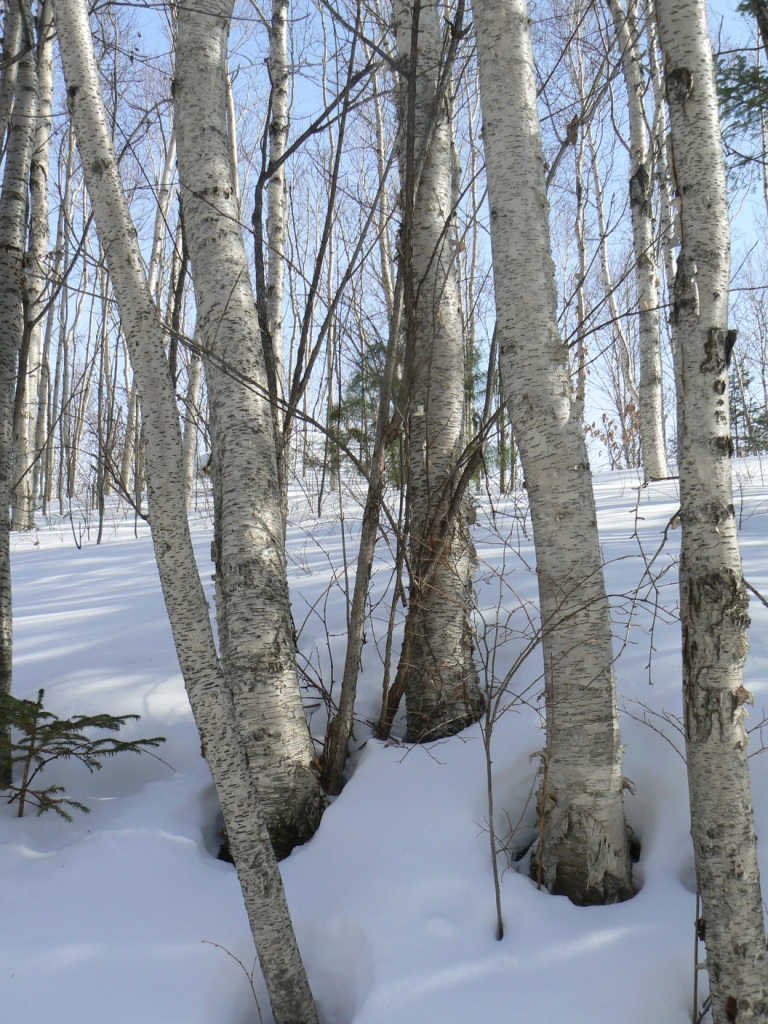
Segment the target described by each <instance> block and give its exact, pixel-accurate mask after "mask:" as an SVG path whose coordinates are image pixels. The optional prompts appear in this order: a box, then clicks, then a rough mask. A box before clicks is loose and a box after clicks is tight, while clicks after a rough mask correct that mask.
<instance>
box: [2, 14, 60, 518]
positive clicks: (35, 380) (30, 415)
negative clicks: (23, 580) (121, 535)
mask: <svg viewBox="0 0 768 1024" xmlns="http://www.w3.org/2000/svg"><path fill="white" fill-rule="evenodd" d="M36 59H37V88H38V95H37V121H36V127H35V137H34V144H33V148H32V159H31V166H30V176H29V192H30V218H29V251H28V253H27V261H26V262H27V267H26V283H27V297H26V303H25V307H26V308H25V321H26V322H25V325H24V330H25V340H26V359H25V360H24V365H23V366H22V367H21V369H22V370H23V372H24V379H23V381H22V382H20V384H19V387H23V393H22V395H21V396H20V398H21V401H20V408H19V412H20V415H19V417H18V422H17V424H16V436H15V438H14V446H15V465H14V491H13V516H12V528H13V529H14V530H31V529H33V528H34V525H35V499H36V490H35V473H34V466H35V463H36V461H37V459H38V458H39V457H40V453H39V451H38V450H37V449H36V447H35V441H36V427H37V416H38V410H39V406H40V378H41V367H42V357H43V334H44V327H45V324H44V319H45V302H46V298H45V296H46V287H47V281H48V273H49V268H48V264H47V258H48V250H49V248H50V244H49V243H50V225H49V223H48V160H49V153H50V143H51V110H52V102H53V15H52V13H51V5H50V3H44V4H43V5H42V8H41V10H40V15H39V18H38V30H37V52H36Z"/></svg>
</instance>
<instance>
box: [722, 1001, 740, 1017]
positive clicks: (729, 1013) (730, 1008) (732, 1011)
mask: <svg viewBox="0 0 768 1024" xmlns="http://www.w3.org/2000/svg"><path fill="white" fill-rule="evenodd" d="M738 1014H739V1004H738V1003H737V1002H736V998H735V996H728V998H727V999H726V1000H725V1019H726V1020H728V1021H734V1020H736V1018H737V1016H738Z"/></svg>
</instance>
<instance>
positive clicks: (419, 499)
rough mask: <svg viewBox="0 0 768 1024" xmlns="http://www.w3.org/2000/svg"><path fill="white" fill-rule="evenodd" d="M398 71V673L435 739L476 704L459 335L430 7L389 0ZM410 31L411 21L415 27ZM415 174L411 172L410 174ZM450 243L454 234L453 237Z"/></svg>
mask: <svg viewBox="0 0 768 1024" xmlns="http://www.w3.org/2000/svg"><path fill="white" fill-rule="evenodd" d="M395 29H396V33H397V46H398V52H399V54H400V58H401V60H402V62H403V67H404V74H403V81H402V84H401V87H400V92H401V99H402V102H401V119H402V123H403V125H404V127H405V131H404V132H403V137H404V138H405V140H406V141H405V143H404V144H403V145H402V153H401V159H400V174H401V180H402V182H403V196H404V205H405V209H404V228H403V259H404V261H405V262H406V264H407V266H405V268H404V276H405V278H406V280H407V281H409V282H410V286H406V288H405V315H406V358H405V373H406V374H407V375H408V379H409V381H408V382H409V388H410V391H409V417H408V463H409V470H410V472H409V479H408V501H409V505H408V508H409V519H410V573H411V590H410V606H409V610H408V621H407V624H406V632H407V634H408V637H409V643H408V644H406V645H405V648H404V650H405V652H406V654H405V657H406V658H407V664H405V665H401V672H404V679H405V696H406V705H407V712H408V738H409V740H411V741H424V740H434V739H438V738H439V737H441V736H448V735H451V734H452V733H455V732H458V731H459V730H460V729H462V728H464V726H466V725H468V724H469V723H471V722H474V721H477V719H478V718H479V716H480V714H481V713H482V710H483V698H482V694H481V692H480V689H479V686H478V679H477V670H476V668H475V666H474V662H473V657H472V655H473V651H474V645H473V640H472V627H471V624H470V619H469V612H470V609H471V606H472V579H473V573H474V566H475V549H474V545H473V543H472V538H471V536H470V532H469V526H468V524H467V519H466V515H465V512H464V509H463V507H459V509H458V511H456V512H455V513H451V512H449V510H450V508H451V505H452V502H453V499H454V496H455V494H456V491H457V487H458V483H459V480H458V478H459V476H460V473H461V466H460V457H461V454H462V450H463V447H464V443H465V440H466V438H465V432H464V394H465V392H464V389H465V367H464V343H463V324H462V317H461V303H460V299H459V289H458V278H457V273H456V265H455V251H454V247H455V244H456V243H455V231H454V230H453V228H454V209H453V188H452V173H453V167H452V159H451V157H452V153H451V120H450V104H449V98H448V89H447V88H446V85H445V83H446V81H448V82H450V78H451V68H450V64H446V63H444V61H443V60H442V57H443V52H442V51H443V48H442V39H441V35H440V21H439V17H438V8H437V6H436V5H435V4H433V3H430V4H422V3H420V2H419V0H396V2H395ZM414 30H415V31H414ZM417 174H418V179H419V180H418V181H417V180H416V177H417ZM452 243H453V244H452Z"/></svg>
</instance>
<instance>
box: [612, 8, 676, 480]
mask: <svg viewBox="0 0 768 1024" xmlns="http://www.w3.org/2000/svg"><path fill="white" fill-rule="evenodd" d="M608 5H609V7H610V10H611V15H612V17H613V24H614V28H615V30H616V38H617V40H618V43H619V52H620V55H621V64H622V70H623V72H624V81H625V83H626V87H627V104H628V108H629V142H630V161H631V167H630V178H629V209H630V213H631V216H632V242H633V248H634V257H635V291H636V295H637V305H638V334H639V348H640V389H639V390H640V443H641V445H642V455H643V470H644V474H645V478H646V480H655V479H659V478H660V477H665V476H667V475H668V473H669V470H668V468H667V456H666V451H665V446H664V395H663V374H662V368H661V334H660V321H659V279H658V272H659V270H658V267H657V265H656V231H655V227H654V222H653V181H654V177H653V172H654V167H653V152H652V149H651V146H650V142H649V139H648V129H647V127H646V111H645V94H646V81H645V75H644V73H643V62H642V57H643V55H642V53H641V49H640V33H639V28H638V19H637V7H638V0H629V3H628V4H627V9H626V10H625V9H624V7H623V6H622V3H621V0H608Z"/></svg>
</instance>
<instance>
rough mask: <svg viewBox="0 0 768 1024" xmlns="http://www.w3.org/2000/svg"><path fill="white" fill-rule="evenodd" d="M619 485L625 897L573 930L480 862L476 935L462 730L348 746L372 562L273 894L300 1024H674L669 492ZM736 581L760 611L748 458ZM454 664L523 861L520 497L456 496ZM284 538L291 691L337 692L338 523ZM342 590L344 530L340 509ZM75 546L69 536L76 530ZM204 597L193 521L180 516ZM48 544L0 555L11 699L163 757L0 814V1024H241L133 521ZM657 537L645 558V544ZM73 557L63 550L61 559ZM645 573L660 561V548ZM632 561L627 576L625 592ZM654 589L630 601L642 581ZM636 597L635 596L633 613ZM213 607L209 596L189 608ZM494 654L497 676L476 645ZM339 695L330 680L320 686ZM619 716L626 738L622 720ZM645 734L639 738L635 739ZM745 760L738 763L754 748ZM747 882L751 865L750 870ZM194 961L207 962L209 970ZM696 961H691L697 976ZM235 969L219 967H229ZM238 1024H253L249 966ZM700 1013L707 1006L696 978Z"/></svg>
mask: <svg viewBox="0 0 768 1024" xmlns="http://www.w3.org/2000/svg"><path fill="white" fill-rule="evenodd" d="M638 483H639V481H638V479H637V477H636V476H635V474H632V473H604V474H601V475H598V476H597V477H596V479H595V488H596V494H597V498H598V503H599V507H600V528H601V536H602V540H603V544H604V552H605V558H606V563H607V569H606V572H607V579H608V585H609V590H610V592H611V593H612V594H613V595H614V597H613V603H614V609H615V630H616V650H617V654H618V655H619V657H618V660H617V663H616V672H617V682H618V690H619V701H620V704H621V706H622V708H623V709H624V714H623V720H622V729H623V733H622V735H623V741H624V744H625V769H624V770H625V774H626V775H627V777H628V778H629V779H630V780H631V781H632V784H633V786H634V788H635V795H630V794H628V795H627V798H626V810H627V816H628V820H629V822H630V824H631V826H632V828H633V830H634V832H635V834H636V836H637V839H638V840H639V842H640V844H641V856H640V860H639V863H638V864H637V865H636V867H635V877H636V880H637V882H638V884H639V885H640V891H639V892H638V894H637V896H636V897H635V898H634V899H633V900H631V901H629V902H627V903H624V904H622V905H619V906H610V907H592V908H586V909H585V908H577V907H574V906H573V905H571V904H570V903H569V902H568V901H567V900H566V899H563V898H560V897H552V896H549V895H548V894H547V893H546V892H542V891H538V890H537V888H536V885H535V883H534V882H532V881H531V880H530V878H529V877H528V875H527V874H526V873H525V872H523V871H521V870H519V868H520V865H521V864H522V865H524V864H525V863H526V860H525V859H524V860H522V861H521V862H520V864H515V863H514V862H513V860H512V859H511V857H510V858H508V857H507V856H505V854H503V853H502V854H501V858H500V861H501V867H502V868H503V877H502V904H503V913H504V922H505V935H504V938H503V940H502V941H497V940H496V937H495V908H494V892H493V883H492V871H491V862H490V855H489V839H488V829H487V820H488V810H487V796H486V764H485V755H484V746H483V740H482V734H481V731H480V727H479V726H475V727H473V728H471V729H468V730H466V731H465V732H464V733H463V734H461V735H460V736H458V737H454V738H452V739H451V740H448V741H443V742H440V743H436V744H432V745H430V746H428V747H425V748H420V747H409V746H406V745H404V744H403V743H402V741H401V740H399V739H398V738H397V737H393V739H392V740H391V741H390V742H389V743H386V744H384V743H381V742H378V741H375V740H373V739H371V738H370V730H369V729H368V728H367V726H366V723H365V720H366V719H370V718H371V717H372V716H374V715H375V714H376V712H377V710H378V702H379V700H380V686H381V678H382V661H381V659H382V657H383V651H384V642H385V635H386V621H387V618H388V615H389V603H390V595H389V593H388V591H387V587H388V586H389V583H390V580H391V563H387V562H386V561H385V558H388V557H389V555H388V554H387V553H386V552H385V551H384V549H383V548H382V551H381V557H382V561H381V562H380V563H379V568H378V571H377V575H376V577H375V580H374V590H373V603H374V605H375V609H374V619H375V621H374V623H373V625H372V626H371V627H370V635H369V638H368V639H369V642H368V644H367V645H366V648H365V651H364V671H363V678H362V682H361V695H360V700H359V704H358V708H359V714H360V723H359V725H358V729H357V749H356V752H355V754H354V756H353V758H352V763H351V768H350V776H351V777H350V781H349V782H348V784H347V786H346V788H345V789H344V791H343V793H342V794H341V796H340V797H338V798H337V799H336V800H335V801H334V802H333V803H332V804H331V806H330V807H329V808H328V809H327V811H326V813H325V816H324V818H323V821H322V823H321V826H320V829H319V831H318V832H317V834H316V836H315V837H314V838H313V839H312V841H311V842H310V843H308V844H307V845H306V846H305V847H303V848H301V849H298V850H296V851H295V852H294V853H293V855H292V856H291V857H290V858H289V859H288V860H287V861H285V862H284V863H283V865H282V869H283V876H284V879H285V885H286V890H287V893H288V898H289V902H290V906H291V911H292V914H293V917H294V921H295V926H296V931H297V935H298V938H299V942H300V945H301V948H302V952H303V955H304V958H305V962H306V966H307V971H308V974H309V978H310V983H311V985H312V988H313V991H314V992H315V995H316V998H317V1001H318V1005H319V1008H320V1012H321V1016H322V1020H323V1022H324V1024H352V1022H354V1024H392V1022H394V1021H403V1022H406V1024H437V1022H440V1024H468V1022H469V1024H471V1022H474V1021H478V1022H481V1021H482V1022H483V1024H502V1022H507V1021H508V1020H510V1019H515V1020H530V1021H539V1022H544V1024H550V1022H552V1024H554V1022H560V1021H568V1022H569V1024H587V1022H589V1024H616V1022H618V1021H621V1022H622V1024H646V1022H647V1021H649V1020H653V1021H654V1022H655V1024H686V1022H689V1021H690V1020H691V1007H692V991H693V976H694V968H693V955H694V917H695V895H694V893H695V886H694V869H693V855H692V850H691V843H690V838H689V834H688V833H689V818H688V801H687V793H686V782H685V765H684V762H683V760H682V757H681V756H680V755H679V753H678V752H676V750H675V746H676V747H677V750H678V751H680V750H682V737H681V736H680V734H679V732H678V731H677V729H676V727H675V726H676V719H675V716H679V714H680V703H681V701H680V666H679V661H680V658H679V625H678V623H677V621H676V619H675V608H676V603H677V594H676V582H677V579H676V568H675V559H676V555H677V547H678V543H679V531H677V530H675V529H674V528H673V527H670V526H669V524H670V520H671V519H672V517H673V515H674V513H675V511H676V509H677V497H676V485H675V483H674V481H663V482H659V483H654V484H652V485H651V486H650V487H648V488H645V489H640V488H639V487H638ZM736 494H737V508H738V510H739V513H740V516H741V523H742V531H743V533H742V537H743V551H744V557H745V575H746V577H747V579H748V580H749V582H750V583H751V584H752V585H753V586H754V587H756V588H757V589H758V590H761V591H763V592H765V591H768V565H767V564H766V561H765V558H764V557H763V556H762V553H763V551H764V545H765V536H766V518H765V517H766V515H767V514H768V486H766V483H765V481H764V478H763V473H762V467H761V465H760V464H759V462H757V461H755V460H752V461H748V462H744V463H739V464H738V466H737V468H736ZM477 501H478V505H479V517H478V518H479V523H478V527H477V529H476V540H477V544H478V553H479V565H478V606H479V608H480V612H479V613H478V616H477V619H476V622H477V628H478V633H479V635H480V643H479V645H478V657H479V658H480V660H481V664H480V670H481V674H482V675H483V678H484V679H485V680H486V681H487V682H488V683H489V684H490V683H494V685H496V684H498V681H499V680H502V679H503V678H504V676H505V675H506V673H507V672H508V669H509V667H510V666H511V665H512V663H513V661H514V659H515V658H517V657H519V655H520V654H521V652H523V651H524V650H525V649H526V646H527V645H528V646H531V651H530V654H529V656H528V657H527V658H526V659H525V660H523V663H522V665H521V667H520V668H519V670H518V672H517V674H515V675H514V676H513V678H512V679H511V680H510V681H509V684H508V688H507V691H506V694H507V695H506V697H505V699H504V706H505V707H506V708H507V710H506V711H505V713H504V714H503V715H501V717H500V718H499V719H498V721H496V723H495V726H494V732H493V738H492V745H491V757H492V761H493V777H494V797H495V806H496V818H495V825H496V829H497V831H498V833H499V835H500V836H501V837H502V838H504V837H507V836H508V835H509V833H510V830H511V829H512V828H516V830H515V832H514V835H512V836H511V837H510V838H509V839H508V848H509V851H510V854H514V853H515V852H516V851H517V852H522V850H523V849H524V848H526V847H527V846H529V845H530V843H531V841H532V839H533V838H534V826H535V809H534V800H533V793H534V791H535V786H536V779H535V772H536V766H537V759H536V757H535V756H533V755H535V754H536V752H537V751H539V750H540V749H541V747H542V745H543V733H542V730H541V715H540V711H541V701H540V694H539V691H540V689H541V684H540V672H541V658H540V653H539V651H538V648H536V646H535V644H533V645H531V643H530V641H531V636H532V630H533V629H534V628H535V609H534V607H533V604H532V602H533V600H534V597H535V578H534V575H533V573H532V571H531V566H532V564H533V553H532V547H531V541H530V523H529V522H527V521H526V518H525V506H524V501H523V500H522V499H521V498H520V497H519V496H518V497H517V498H514V499H513V498H510V499H505V500H504V501H503V502H498V503H497V515H496V517H495V523H494V520H493V519H492V518H491V517H490V516H489V515H488V508H487V500H485V499H484V498H483V497H482V496H478V498H477ZM292 513H293V522H292V524H291V527H290V530H289V547H290V562H291V570H290V571H291V583H292V587H293V600H294V613H295V618H296V622H297V628H298V629H299V631H300V634H301V639H300V643H301V648H302V652H303V655H304V657H305V658H306V659H308V660H309V668H311V672H310V673H309V674H310V677H311V678H312V679H313V680H314V682H315V684H316V686H315V688H313V689H311V690H309V691H308V703H309V704H311V705H312V706H313V708H314V714H313V718H312V725H313V730H314V732H315V734H316V736H319V735H321V732H322V725H323V721H322V717H323V712H322V697H321V694H320V689H319V688H321V687H326V688H327V687H329V686H330V685H331V680H332V678H333V677H334V676H335V677H336V678H337V679H338V677H339V676H340V674H341V668H342V665H343V655H344V642H345V638H344V623H345V614H346V612H345V589H344V588H345V587H346V585H347V580H345V573H344V563H343V551H344V546H343V545H342V536H341V532H340V529H339V527H338V525H337V518H336V513H337V506H336V505H334V503H333V502H330V501H329V502H328V503H327V504H326V506H325V507H324V509H323V514H322V517H320V518H318V517H317V516H316V515H314V514H313V512H312V511H311V509H310V505H309V503H307V502H306V501H305V500H304V499H303V498H302V496H301V493H300V492H299V491H298V490H296V491H295V492H294V494H293V499H292ZM345 514H346V520H345V529H346V534H345V538H344V539H345V541H346V559H347V563H348V565H347V577H348V580H349V583H350V584H351V582H352V579H353V575H354V559H355V555H356V538H357V536H358V533H359V509H357V508H356V506H355V505H354V503H349V504H348V505H347V506H346V508H345ZM86 525H88V524H86ZM192 525H193V536H194V539H195V544H196V550H197V553H198V558H199V564H200V568H201V573H202V574H203V579H204V580H205V581H206V586H207V587H208V588H209V589H210V587H211V583H210V575H211V565H210V562H209V546H210V522H209V520H208V518H207V516H206V515H205V513H200V514H197V515H196V516H194V517H193V522H192ZM90 526H91V528H90V535H89V531H88V529H85V530H83V529H82V528H79V529H76V530H75V531H72V529H70V526H69V525H68V524H67V523H66V522H64V521H57V522H52V523H49V524H46V525H45V526H43V524H42V523H41V525H40V529H39V530H38V531H36V532H35V534H33V535H29V536H22V535H18V534H16V535H14V536H13V548H14V550H13V574H14V600H15V630H16V632H15V693H16V695H17V696H23V697H29V698H34V697H35V696H36V694H37V691H38V689H40V688H41V687H43V688H45V691H46V706H47V707H48V708H49V709H50V710H52V711H54V712H55V713H56V714H58V715H60V716H69V715H72V714H78V713H79V714H87V713H97V712H102V711H107V712H109V713H111V714H117V715H122V714H131V713H138V714H140V715H141V716H142V717H141V721H140V722H131V723H129V724H128V725H127V726H126V727H125V729H124V733H123V735H125V736H126V737H128V738H136V737H139V736H154V735H158V734H161V735H164V736H166V737H167V743H166V744H164V746H163V747H162V748H160V750H159V751H158V753H159V755H160V757H161V760H160V759H157V758H155V757H152V756H151V755H149V754H145V755H143V756H141V757H138V756H133V755H130V754H126V755H123V756H122V757H119V758H116V759H115V760H113V761H111V762H108V763H107V764H106V765H105V766H104V768H103V770H102V771H101V772H98V773H95V774H93V775H90V774H89V773H88V772H87V770H86V769H85V768H83V767H82V766H81V765H78V764H62V763H58V762H57V763H56V764H54V765H51V766H50V767H49V768H48V769H47V771H46V775H45V778H46V781H47V782H48V784H51V783H54V782H55V783H60V784H62V785H64V786H65V787H66V789H67V795H68V796H70V797H72V798H73V799H77V800H81V801H83V802H84V803H86V804H88V805H89V806H90V807H91V813H90V814H89V815H83V814H76V815H75V820H74V822H73V823H71V824H68V823H67V822H65V821H62V820H59V819H57V818H55V817H54V816H52V815H50V814H48V815H45V816H43V817H40V818H36V817H34V816H32V817H29V816H27V817H24V818H23V819H18V818H17V817H16V816H15V807H9V806H7V805H6V804H4V803H3V804H0V865H2V876H3V885H2V887H0V921H2V929H1V930H0V942H1V943H2V950H0V989H1V990H2V993H3V1019H5V1020H9V1021H10V1020H19V1021H24V1022H25V1024H49V1022H50V1021H54V1020H55V1021H56V1022H57V1024H96V1022H98V1021H101V1020H105V1019H108V1020H109V1021H110V1024H152V1022H154V1021H158V1022H159V1021H162V1022H163V1024H213V1022H216V1024H219V1022H231V1024H246V1022H252V1021H258V1020H259V1013H258V1010H257V1007H256V1005H255V1002H254V995H253V993H252V990H251V984H250V981H249V978H248V976H247V974H248V972H250V971H251V970H252V968H253V965H254V957H255V953H254V949H253V944H252V941H251V937H250V932H249V929H248V924H247V920H246V915H245V911H244V909H243V906H242V901H241V898H240V893H239V889H238V884H237V879H236V877H235V873H234V870H233V868H232V867H231V865H229V864H226V863H224V862H222V861H220V860H218V859H217V858H216V853H217V850H218V828H219V820H218V815H217V802H216V798H215V794H214V792H213V788H212V785H211V781H210V776H209V774H208V772H207V769H206V766H205V763H204V762H203V760H202V758H201V756H200V745H199V741H198V737H197V734H196V731H195V728H194V724H193V722H192V718H191V713H190V710H189V705H188V703H187V699H186V696H185V693H184V689H183V685H182V681H181V677H180V674H179V671H178V667H177V664H176V660H175V655H174V651H173V646H172V642H171V637H170V630H169V628H168V625H167V621H166V618H165V612H164V607H163V602H162V597H161V594H160V589H159V583H158V578H157V572H156V569H155V567H154V559H153V556H152V548H151V543H150V539H149V534H148V530H147V528H146V526H144V525H143V524H140V525H139V527H138V528H137V529H136V531H135V532H136V534H137V535H136V536H134V523H133V521H132V520H123V519H122V518H121V517H120V515H119V514H118V511H117V510H114V518H113V519H112V520H111V521H110V522H109V523H108V527H107V529H106V530H105V538H104V542H103V543H102V544H101V545H98V546H97V545H96V544H95V530H94V528H93V525H92V524H90ZM665 536H666V544H665V545H664V546H663V547H662V541H663V540H664V538H665ZM76 538H77V540H78V541H79V543H80V547H78V546H77V544H76V543H75V540H76ZM660 547H662V550H661V551H660V552H659V553H658V554H656V553H657V551H659V548H660ZM654 555H656V557H655V560H654V561H653V565H652V573H653V578H649V577H648V576H647V575H646V576H644V573H645V569H646V564H647V563H648V562H650V561H651V559H653V558H654ZM654 581H655V582H654ZM638 585H641V589H640V591H639V592H638V594H637V597H638V599H639V600H638V601H635V602H633V601H632V600H631V594H632V593H633V592H634V591H635V590H636V588H637V587H638ZM211 596H212V594H211ZM752 616H753V627H752V630H751V642H752V652H751V655H750V660H749V662H748V665H747V684H746V685H747V687H748V689H750V690H751V691H752V692H753V694H754V696H755V708H754V709H753V712H752V721H753V722H759V721H760V720H761V719H762V718H763V717H764V712H763V710H762V708H763V705H764V704H767V703H768V643H767V642H766V639H765V638H766V636H767V635H768V634H767V632H766V628H765V627H766V625H768V618H767V616H768V609H766V608H765V607H764V606H763V605H761V604H760V603H759V602H758V601H756V600H753V602H752ZM494 645H496V659H495V661H494V660H493V659H492V657H491V650H492V648H493V646H494ZM337 685H338V684H337ZM643 719H645V720H646V721H643ZM648 722H650V725H649V724H647V723H648ZM752 742H753V747H754V749H755V751H757V750H758V748H759V747H760V745H761V740H760V736H759V734H755V735H754V736H753V741H752ZM751 766H752V773H753V786H754V794H755V803H756V814H757V831H758V835H765V834H766V833H768V827H766V826H768V820H767V819H768V780H767V779H766V767H768V759H764V758H763V756H762V755H760V756H757V757H755V758H753V760H752V761H751ZM762 867H763V872H764V875H765V874H766V850H765V848H763V851H762ZM217 947H218V948H217ZM701 955H702V956H703V952H702V954H701ZM238 960H239V961H240V962H241V963H238V962H237V961H238ZM254 988H255V992H256V996H257V997H258V1000H259V1003H260V1006H261V1013H262V1016H263V1020H264V1021H265V1022H269V1021H270V1020H271V1016H270V1013H269V1008H268V1001H267V998H266V993H265V990H264V987H263V982H262V981H261V978H260V976H259V973H258V969H256V973H255V977H254ZM699 992H700V998H701V996H702V994H704V993H705V992H706V980H705V976H704V973H703V972H702V973H701V975H700V979H699Z"/></svg>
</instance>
